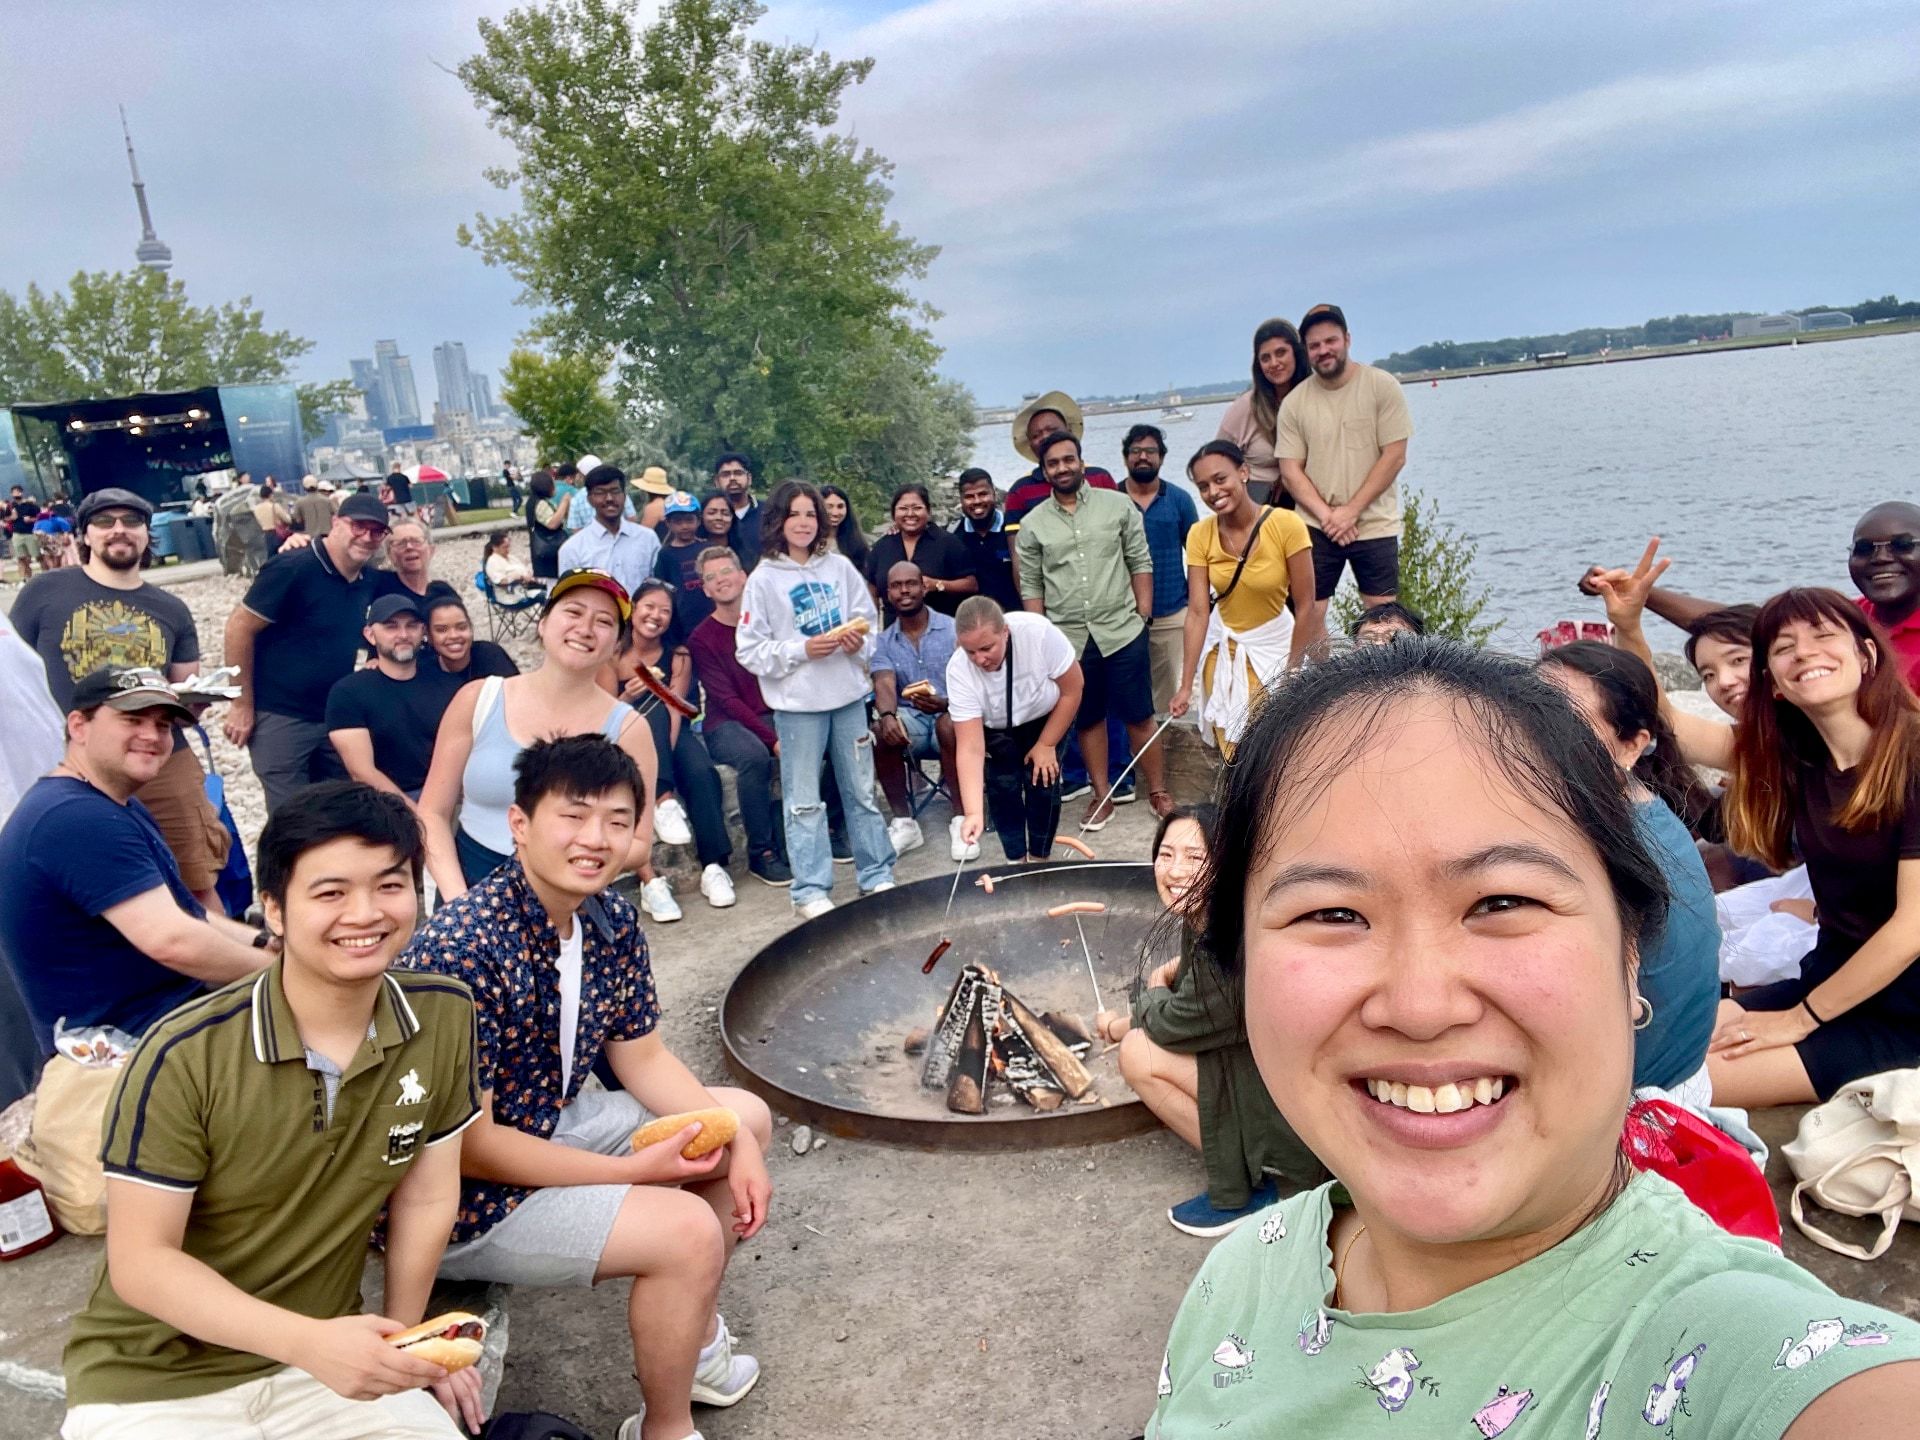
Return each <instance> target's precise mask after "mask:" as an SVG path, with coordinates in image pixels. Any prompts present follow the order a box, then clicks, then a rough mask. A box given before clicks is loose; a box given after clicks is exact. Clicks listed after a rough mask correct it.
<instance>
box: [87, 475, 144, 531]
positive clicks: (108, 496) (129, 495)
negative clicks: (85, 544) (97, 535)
mask: <svg viewBox="0 0 1920 1440" xmlns="http://www.w3.org/2000/svg"><path fill="white" fill-rule="evenodd" d="M102 510H131V511H133V512H134V513H135V514H136V515H138V516H139V517H140V518H141V519H142V520H151V519H152V518H153V505H152V503H151V502H150V501H148V499H147V498H146V497H145V496H144V495H136V494H134V493H133V491H131V490H121V489H119V488H117V487H113V486H109V487H108V488H107V489H105V490H95V491H93V492H92V493H90V494H88V495H87V496H86V497H85V498H83V499H82V500H81V501H80V507H79V509H77V510H76V511H74V519H75V520H77V521H78V522H79V524H80V528H81V529H83V530H84V529H85V528H86V525H87V521H89V520H90V519H92V518H93V517H94V516H95V515H98V514H99V513H100V512H101V511H102Z"/></svg>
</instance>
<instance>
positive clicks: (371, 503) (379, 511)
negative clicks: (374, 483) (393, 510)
mask: <svg viewBox="0 0 1920 1440" xmlns="http://www.w3.org/2000/svg"><path fill="white" fill-rule="evenodd" d="M340 518H341V519H342V520H374V521H377V522H379V523H380V524H382V525H388V524H391V523H392V522H391V521H390V520H388V518H387V507H386V506H384V505H382V504H381V503H380V501H379V499H378V498H377V497H375V496H372V495H364V494H362V493H360V492H359V491H357V490H356V491H355V492H354V493H353V494H351V495H349V496H347V498H346V499H345V500H342V501H341V502H340Z"/></svg>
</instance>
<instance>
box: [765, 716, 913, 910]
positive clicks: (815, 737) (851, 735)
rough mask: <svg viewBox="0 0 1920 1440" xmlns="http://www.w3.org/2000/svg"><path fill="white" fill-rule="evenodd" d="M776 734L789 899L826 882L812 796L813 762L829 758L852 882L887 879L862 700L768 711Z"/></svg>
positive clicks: (816, 794)
mask: <svg viewBox="0 0 1920 1440" xmlns="http://www.w3.org/2000/svg"><path fill="white" fill-rule="evenodd" d="M773 728H774V732H775V733H776V734H777V735H779V737H780V794H781V797H782V798H781V804H782V805H783V806H784V808H785V813H786V819H787V859H788V861H789V863H790V864H791V865H792V866H793V890H792V892H791V894H792V897H793V903H794V904H796V905H805V904H806V903H807V902H808V901H810V900H818V899H819V898H820V897H821V896H823V895H825V894H826V893H827V892H828V891H830V890H832V889H833V848H832V845H831V843H830V842H829V839H828V834H827V807H826V803H825V802H824V801H823V800H822V799H821V798H820V762H821V760H822V759H823V758H831V759H832V761H833V777H834V781H835V783H836V784H837V785H838V786H839V788H840V803H841V805H842V806H843V807H844V808H845V810H846V814H847V838H848V839H849V840H850V841H852V843H853V860H854V865H855V866H856V867H857V868H856V871H855V873H856V874H857V875H858V877H859V881H860V888H861V889H862V890H863V891H865V890H871V889H873V887H874V886H876V885H879V884H881V883H883V882H885V881H888V880H891V879H893V842H892V841H890V840H889V839H887V822H886V821H884V820H882V819H881V818H880V807H879V806H877V805H875V804H874V802H873V735H872V733H871V732H870V731H869V730H868V729H867V702H866V701H865V700H864V699H861V700H855V701H853V702H851V703H850V704H846V705H842V706H841V707H840V708H839V709H838V710H776V711H774V712H773Z"/></svg>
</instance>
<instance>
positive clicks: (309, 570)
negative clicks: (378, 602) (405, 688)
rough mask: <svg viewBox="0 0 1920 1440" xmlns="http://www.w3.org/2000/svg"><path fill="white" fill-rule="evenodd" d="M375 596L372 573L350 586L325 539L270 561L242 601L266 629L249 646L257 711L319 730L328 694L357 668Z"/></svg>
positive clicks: (324, 717) (323, 717)
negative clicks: (302, 721)
mask: <svg viewBox="0 0 1920 1440" xmlns="http://www.w3.org/2000/svg"><path fill="white" fill-rule="evenodd" d="M375 593H376V592H375V582H374V577H373V572H372V571H371V570H362V571H361V572H360V573H359V575H358V576H356V577H355V578H354V579H352V580H349V579H347V577H346V576H344V575H342V574H341V573H340V571H339V569H338V568H337V567H336V566H335V565H334V563H333V556H332V554H331V553H330V552H329V551H328V549H327V543H326V541H324V540H322V541H320V542H318V543H317V544H313V545H307V546H303V547H302V548H300V549H298V550H293V551H285V550H283V551H282V552H281V553H280V554H278V555H276V556H274V558H273V559H271V560H269V561H268V562H267V564H266V568H265V569H263V570H261V572H260V573H259V574H258V575H257V576H255V577H254V581H253V585H252V587H251V588H250V589H249V590H248V591H247V598H246V599H245V600H243V601H241V602H240V603H241V604H243V605H245V606H246V608H247V609H249V610H251V611H252V612H253V613H254V614H255V615H258V616H259V617H260V618H261V619H262V620H265V621H266V622H267V628H266V629H264V630H262V631H261V632H260V634H259V635H258V636H257V637H256V638H255V640H254V642H253V704H254V709H256V710H258V711H259V712H261V713H262V714H267V715H285V716H288V717H290V718H292V719H295V720H305V721H308V722H310V723H312V724H315V725H318V724H320V723H322V722H323V721H324V720H325V719H326V718H327V695H328V693H329V692H331V691H332V689H333V687H334V684H335V682H337V681H339V680H341V679H342V678H344V677H345V676H347V675H350V674H352V673H353V671H354V669H355V668H356V667H357V666H358V664H359V661H360V652H361V650H362V649H363V648H364V647H365V643H366V642H365V641H364V640H363V639H362V637H361V634H360V632H361V631H362V630H364V629H365V628H366V624H367V607H368V606H369V605H371V604H372V603H373V600H374V595H375Z"/></svg>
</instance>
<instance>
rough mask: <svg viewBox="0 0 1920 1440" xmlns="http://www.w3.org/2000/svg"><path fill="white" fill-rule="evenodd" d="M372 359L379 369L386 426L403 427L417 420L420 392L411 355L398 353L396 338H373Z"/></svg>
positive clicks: (396, 428) (417, 422)
mask: <svg viewBox="0 0 1920 1440" xmlns="http://www.w3.org/2000/svg"><path fill="white" fill-rule="evenodd" d="M373 363H374V365H375V367H376V368H377V369H378V370H379V371H380V384H381V386H382V387H383V389H384V391H385V394H384V398H385V400H386V407H387V426H388V428H390V429H394V430H400V429H405V428H406V427H407V426H410V425H418V424H419V423H420V392H419V390H418V389H417V388H416V387H415V386H414V383H413V359H412V357H411V356H407V355H402V354H401V353H400V346H399V344H398V342H396V341H393V340H376V341H374V342H373Z"/></svg>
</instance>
